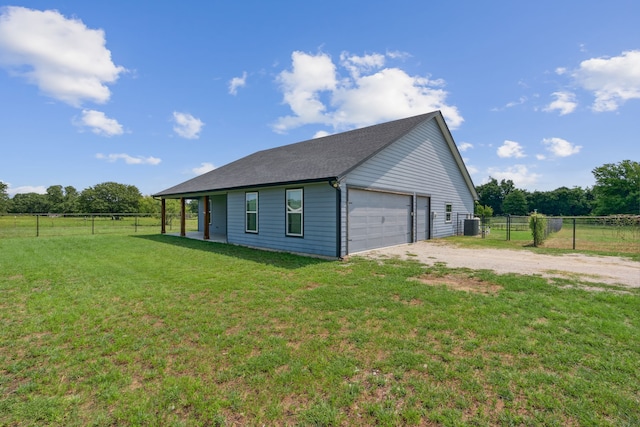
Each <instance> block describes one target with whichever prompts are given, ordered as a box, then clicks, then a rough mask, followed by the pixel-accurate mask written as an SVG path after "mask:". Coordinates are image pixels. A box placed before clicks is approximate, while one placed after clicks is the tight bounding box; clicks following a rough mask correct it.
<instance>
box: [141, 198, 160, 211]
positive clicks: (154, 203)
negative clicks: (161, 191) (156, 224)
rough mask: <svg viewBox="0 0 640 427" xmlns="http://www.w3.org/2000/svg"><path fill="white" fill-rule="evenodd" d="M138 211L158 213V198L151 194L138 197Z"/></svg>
mask: <svg viewBox="0 0 640 427" xmlns="http://www.w3.org/2000/svg"><path fill="white" fill-rule="evenodd" d="M138 212H140V213H146V214H157V215H159V214H160V200H157V199H154V198H153V197H151V196H144V197H142V198H141V199H140V206H139V208H138Z"/></svg>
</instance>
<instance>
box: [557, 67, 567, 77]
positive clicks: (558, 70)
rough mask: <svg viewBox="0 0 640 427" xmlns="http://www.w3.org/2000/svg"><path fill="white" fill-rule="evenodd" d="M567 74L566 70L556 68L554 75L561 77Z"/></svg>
mask: <svg viewBox="0 0 640 427" xmlns="http://www.w3.org/2000/svg"><path fill="white" fill-rule="evenodd" d="M566 73H567V69H566V68H565V67H558V68H556V74H557V75H559V76H561V75H563V74H566Z"/></svg>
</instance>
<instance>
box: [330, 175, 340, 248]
mask: <svg viewBox="0 0 640 427" xmlns="http://www.w3.org/2000/svg"><path fill="white" fill-rule="evenodd" d="M329 185H330V186H331V187H333V188H335V190H336V258H338V259H342V209H341V208H342V189H341V188H340V180H339V179H338V177H336V178H333V179H330V180H329Z"/></svg>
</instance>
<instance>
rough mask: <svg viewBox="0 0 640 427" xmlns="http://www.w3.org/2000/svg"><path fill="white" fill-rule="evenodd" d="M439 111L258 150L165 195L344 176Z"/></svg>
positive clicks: (161, 193)
mask: <svg viewBox="0 0 640 427" xmlns="http://www.w3.org/2000/svg"><path fill="white" fill-rule="evenodd" d="M436 116H441V113H440V112H439V111H434V112H431V113H427V114H421V115H418V116H413V117H408V118H405V119H400V120H394V121H391V122H386V123H381V124H377V125H373V126H368V127H364V128H360V129H355V130H351V131H347V132H342V133H338V134H334V135H329V136H325V137H322V138H316V139H311V140H307V141H303V142H298V143H295V144H290V145H284V146H281V147H276V148H271V149H268V150H262V151H258V152H256V153H253V154H251V155H249V156H246V157H243V158H241V159H239V160H236V161H234V162H232V163H228V164H226V165H224V166H222V167H220V168H217V169H214V170H212V171H210V172H207V173H205V174H203V175H200V176H197V177H195V178H193V179H190V180H188V181H185V182H183V183H181V184H178V185H176V186H174V187H171V188H168V189H166V190H164V191H161V192H159V193H157V194H155V196H189V195H195V194H198V193H203V192H210V191H222V190H229V189H233V188H246V187H254V186H262V185H275V184H285V183H292V182H300V181H319V180H323V179H331V178H339V177H341V176H344V175H345V174H346V173H347V172H349V171H350V170H352V169H354V168H355V167H357V166H358V165H360V164H362V163H363V162H365V161H366V160H367V159H369V158H371V157H372V156H374V155H375V154H376V153H378V152H379V151H381V150H383V149H384V148H385V147H387V146H388V145H389V144H392V143H393V142H395V141H396V140H398V139H399V138H401V137H402V136H404V135H405V134H406V133H408V132H409V131H411V130H412V129H413V128H414V127H416V126H417V125H418V124H420V123H422V122H424V121H426V120H430V119H432V118H433V117H436Z"/></svg>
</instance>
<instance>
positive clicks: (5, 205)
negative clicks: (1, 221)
mask: <svg viewBox="0 0 640 427" xmlns="http://www.w3.org/2000/svg"><path fill="white" fill-rule="evenodd" d="M8 190H9V186H8V185H7V184H5V183H4V182H2V181H0V213H7V212H9V205H10V204H11V199H10V198H9V191H8Z"/></svg>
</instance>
